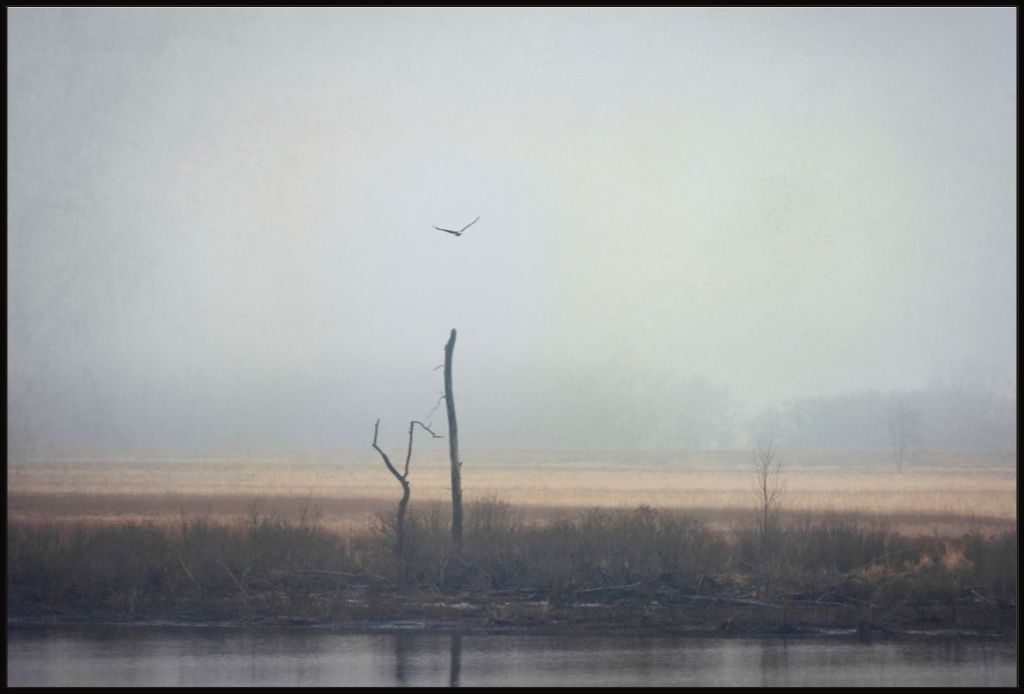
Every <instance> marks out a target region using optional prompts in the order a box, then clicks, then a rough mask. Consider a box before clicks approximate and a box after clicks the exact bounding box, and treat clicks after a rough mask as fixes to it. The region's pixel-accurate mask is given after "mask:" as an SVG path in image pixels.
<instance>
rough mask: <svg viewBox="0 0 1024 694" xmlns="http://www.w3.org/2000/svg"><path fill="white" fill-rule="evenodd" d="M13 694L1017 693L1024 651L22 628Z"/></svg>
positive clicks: (924, 642)
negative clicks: (236, 689) (50, 691)
mask: <svg viewBox="0 0 1024 694" xmlns="http://www.w3.org/2000/svg"><path fill="white" fill-rule="evenodd" d="M7 666H8V669H7V680H8V685H9V686H75V685H77V686H113V687H128V686H235V685H239V686H261V685H273V686H394V685H410V686H448V685H453V686H459V685H461V686H522V687H529V686H540V685H554V686H558V685H562V686H696V685H703V686H812V685H813V686H840V685H846V686H879V685H887V686H968V685H971V686H986V685H987V686H1013V685H1015V684H1016V681H1017V661H1016V642H1006V641H999V642H992V641H976V640H955V639H936V638H929V639H919V640H914V641H892V640H890V641H885V642H878V643H861V642H857V641H846V640H839V639H833V640H806V639H799V640H789V641H785V640H779V639H769V640H759V639H717V638H694V637H671V636H596V635H595V636H579V635H572V636H551V635H522V634H515V635H512V634H479V633H470V634H449V633H434V632H426V631H422V630H401V629H398V630H395V631H393V632H390V633H380V632H376V633H338V632H331V631H326V630H314V629H259V630H247V629H241V628H220V627H203V628H196V627H166V626H103V627H96V626H90V627H31V628H28V627H17V628H9V629H8V635H7Z"/></svg>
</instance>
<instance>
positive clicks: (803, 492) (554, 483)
mask: <svg viewBox="0 0 1024 694" xmlns="http://www.w3.org/2000/svg"><path fill="white" fill-rule="evenodd" d="M389 454H390V455H392V460H394V461H395V462H396V463H399V464H400V463H401V461H403V460H404V451H403V450H401V449H400V448H399V447H395V448H394V449H393V450H392V451H391V452H390V453H389ZM779 457H780V459H781V460H782V462H783V464H784V468H783V476H784V479H785V484H786V491H785V495H784V497H783V509H784V512H785V513H787V514H789V515H790V517H794V516H799V515H805V514H815V515H817V514H825V513H831V514H837V515H842V516H846V517H851V518H855V519H857V520H860V521H863V522H866V523H879V524H885V525H887V526H888V527H890V528H891V529H893V530H898V531H900V532H903V533H906V534H933V533H938V534H951V533H952V534H960V533H963V532H968V531H978V532H982V533H986V534H987V533H994V532H1002V531H1006V530H1012V529H1014V528H1015V527H1016V518H1017V516H1016V500H1017V497H1016V484H1017V475H1016V456H1015V455H1003V456H986V455H975V456H971V455H939V454H931V455H928V456H923V455H922V456H919V457H918V458H917V459H914V460H912V461H910V463H909V464H908V465H907V466H906V469H905V470H904V471H903V472H902V473H899V472H896V471H895V469H894V468H893V465H892V463H891V462H890V461H889V460H888V459H887V458H886V457H885V455H884V454H867V453H863V454H857V453H835V452H813V451H780V452H779ZM462 459H463V471H462V478H463V490H464V495H465V498H466V500H467V502H469V503H472V501H473V500H476V499H490V498H498V499H500V500H502V501H505V502H508V503H509V504H511V505H512V506H513V508H514V509H515V510H516V511H517V513H518V516H519V518H520V519H521V520H523V521H525V522H543V521H544V520H546V519H550V518H552V517H554V516H556V515H558V514H559V513H561V512H564V511H567V510H572V509H580V508H589V507H596V506H601V507H612V508H634V507H637V506H641V505H647V506H652V507H657V508H664V509H672V510H678V511H682V512H686V513H689V514H692V515H694V516H697V517H700V518H702V519H704V520H706V521H707V522H708V523H710V524H711V525H713V526H716V527H724V528H728V527H733V526H735V525H736V524H737V523H742V522H745V521H746V520H747V519H748V518H750V517H751V515H752V514H753V512H754V509H755V505H756V499H755V497H754V494H753V491H752V485H751V482H752V474H751V454H750V452H743V451H735V452H708V453H691V454H678V453H670V452H664V453H656V452H608V451H601V452H565V451H558V452H545V451H522V452H514V451H473V450H465V451H464V452H463V453H462ZM448 476H449V470H448V462H447V451H446V450H444V449H442V448H441V447H436V448H434V449H432V450H430V451H427V452H425V453H417V454H414V456H413V461H412V465H411V471H410V475H409V479H410V482H411V484H412V504H413V509H416V508H417V507H419V508H423V507H424V506H426V505H431V504H436V505H438V506H440V507H441V508H446V503H447V502H448V500H449V498H450V497H449V494H450V492H449V490H448V484H449V477H448ZM7 484H8V492H7V494H8V498H7V500H8V512H7V514H8V515H7V517H8V521H9V522H11V521H16V522H29V523H35V522H81V521H87V522H98V523H108V522H119V521H126V520H133V521H139V520H142V521H152V522H156V523H160V524H163V523H177V522H179V521H180V520H181V518H182V517H183V516H185V517H191V516H209V517H210V518H211V519H216V520H229V521H230V520H238V519H244V518H246V517H247V516H248V514H249V513H250V512H251V511H253V510H254V509H259V510H261V511H262V512H280V513H294V512H298V511H300V510H301V509H303V508H310V507H312V508H315V509H317V510H318V511H319V512H320V513H321V523H322V524H323V526H324V527H326V528H327V529H330V530H335V531H337V532H342V533H359V532H365V531H366V530H368V529H370V528H372V527H374V526H375V525H376V524H377V523H378V517H379V515H380V514H381V513H382V512H384V513H387V512H390V511H391V510H392V509H393V508H394V504H395V503H396V502H397V500H398V498H399V496H400V492H401V490H400V488H399V485H398V483H397V482H396V481H395V479H394V478H393V477H391V476H390V475H389V474H388V472H387V471H386V470H385V468H384V465H383V463H382V462H381V460H380V458H379V456H377V454H376V453H375V452H374V451H373V450H372V449H369V447H367V449H366V450H365V451H363V450H347V451H339V452H336V453H332V454H302V455H297V454H294V453H293V454H267V453H262V454H258V455H254V454H252V453H244V454H242V453H239V454H233V455H220V456H206V457H200V456H172V455H168V454H160V455H152V456H147V457H146V458H145V459H143V458H134V459H116V458H105V459H104V458H95V459H90V460H71V459H50V460H36V461H32V462H24V461H9V462H8V473H7Z"/></svg>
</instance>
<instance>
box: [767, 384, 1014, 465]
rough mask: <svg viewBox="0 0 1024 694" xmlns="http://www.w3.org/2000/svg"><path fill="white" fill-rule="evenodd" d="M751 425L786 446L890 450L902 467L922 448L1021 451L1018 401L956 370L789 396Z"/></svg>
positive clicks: (1011, 394) (1006, 390)
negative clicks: (908, 383) (920, 381)
mask: <svg viewBox="0 0 1024 694" xmlns="http://www.w3.org/2000/svg"><path fill="white" fill-rule="evenodd" d="M751 428H752V430H753V431H755V432H772V433H774V434H775V436H776V439H777V441H778V443H779V445H781V446H784V447H786V448H829V449H841V450H888V451H891V452H892V453H893V455H894V457H895V458H896V459H897V461H898V464H899V463H900V462H902V460H904V459H906V457H907V456H909V455H911V454H912V453H913V452H916V451H959V452H981V451H992V452H1004V451H1014V450H1016V448H1017V398H1016V393H1015V392H1014V391H1013V390H1012V389H1011V388H1009V387H1006V386H1001V385H1000V383H999V381H998V380H996V379H993V378H986V377H979V376H976V375H975V376H968V375H964V374H957V375H954V376H952V377H947V378H943V379H936V380H934V381H933V382H932V383H931V384H929V386H928V387H927V388H925V389H921V390H912V391H889V392H879V391H864V392H857V393H845V394H841V395H836V396H832V397H816V398H798V399H794V400H790V401H788V402H786V403H784V404H783V405H781V406H778V407H773V408H768V409H766V410H764V411H762V412H761V413H760V414H759V415H758V416H757V417H755V418H754V420H753V422H752V423H751Z"/></svg>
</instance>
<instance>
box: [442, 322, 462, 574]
mask: <svg viewBox="0 0 1024 694" xmlns="http://www.w3.org/2000/svg"><path fill="white" fill-rule="evenodd" d="M454 351H455V328H452V334H451V336H450V337H449V338H448V343H447V344H446V345H445V346H444V400H445V405H446V407H447V410H448V455H449V457H450V458H451V468H452V547H453V548H454V549H455V553H456V555H459V554H461V553H462V470H461V468H462V463H461V462H459V434H458V431H459V428H458V425H457V424H456V422H455V395H454V394H453V393H452V352H454Z"/></svg>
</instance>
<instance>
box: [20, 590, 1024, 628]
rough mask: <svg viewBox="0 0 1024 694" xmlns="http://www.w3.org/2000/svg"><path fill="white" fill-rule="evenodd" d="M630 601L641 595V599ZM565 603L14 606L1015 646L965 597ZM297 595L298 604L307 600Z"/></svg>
mask: <svg viewBox="0 0 1024 694" xmlns="http://www.w3.org/2000/svg"><path fill="white" fill-rule="evenodd" d="M628 592H633V593H635V592H637V591H635V590H632V591H628ZM626 593H627V591H622V593H620V594H619V595H618V596H613V597H610V598H609V597H608V596H602V598H603V599H598V598H594V597H590V598H588V599H587V600H586V601H579V602H560V601H552V600H550V599H548V598H547V597H545V596H539V595H530V596H526V597H523V596H508V595H494V594H472V593H461V594H455V595H442V594H437V593H433V592H430V593H410V592H398V591H371V590H367V589H357V590H346V591H338V592H337V593H334V594H331V595H326V594H325V595H314V596H309V595H306V596H288V595H283V594H280V593H274V592H271V591H264V592H252V593H249V594H248V595H246V596H244V597H243V596H240V595H237V596H220V597H215V596H210V597H209V598H207V599H205V600H194V599H193V600H181V599H177V600H172V599H155V598H153V597H145V598H142V599H140V600H139V601H138V602H137V603H136V604H135V605H133V609H132V610H131V611H130V612H128V611H126V610H124V609H116V608H113V607H112V606H110V605H106V606H104V605H98V606H97V605H94V606H85V605H80V606H76V607H69V608H65V609H59V610H58V609H53V608H45V607H43V606H40V605H36V606H29V605H25V604H13V605H12V604H11V601H10V596H9V600H8V626H9V627H31V626H43V625H58V624H60V625H64V624H137V625H164V626H193V627H203V626H209V627H294V628H314V629H331V630H340V631H349V632H364V631H365V632H383V631H429V632H460V633H537V634H573V633H580V634H582V633H587V634H666V635H667V634H674V635H693V636H704V637H707V636H720V637H735V638H769V637H782V638H805V637H806V638H821V637H834V638H858V639H870V640H874V639H888V638H919V637H929V636H943V637H950V636H958V637H964V638H998V639H1015V638H1016V606H1015V605H1013V604H998V603H995V602H983V601H980V600H978V599H977V598H973V599H972V598H970V597H965V598H964V599H963V600H959V601H957V602H955V603H950V604H934V603H932V604H926V603H923V602H922V603H918V604H914V605H909V604H908V605H899V606H890V607H887V608H885V609H879V608H878V607H877V606H870V605H858V604H855V603H853V602H850V603H843V602H840V601H839V600H833V601H831V602H830V603H827V604H826V603H824V601H819V602H817V603H813V602H807V601H799V600H792V599H790V600H779V601H776V602H771V603H769V602H766V601H763V600H756V599H753V598H745V597H735V596H728V595H719V596H707V595H705V596H676V598H677V599H676V601H668V600H665V598H664V597H663V598H662V599H661V600H659V599H652V598H651V597H650V596H649V595H627V594H626ZM300 597H301V599H300Z"/></svg>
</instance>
